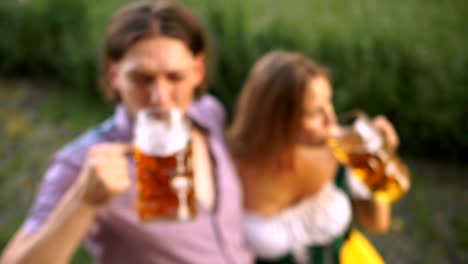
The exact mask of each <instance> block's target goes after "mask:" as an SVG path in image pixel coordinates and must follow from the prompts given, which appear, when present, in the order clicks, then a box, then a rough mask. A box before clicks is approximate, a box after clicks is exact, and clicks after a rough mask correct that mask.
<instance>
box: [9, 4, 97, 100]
mask: <svg viewBox="0 0 468 264" xmlns="http://www.w3.org/2000/svg"><path fill="white" fill-rule="evenodd" d="M0 17H2V19H1V20H0V32H2V35H3V36H2V38H1V40H0V74H2V75H5V76H28V77H34V78H38V79H51V78H53V79H57V80H59V81H61V82H62V84H63V85H64V86H66V87H67V92H70V91H78V92H79V93H80V94H84V95H85V96H92V95H96V92H94V87H95V79H96V64H95V54H96V52H95V50H96V49H95V45H94V44H93V43H92V42H91V35H90V31H89V28H90V25H89V17H88V11H87V6H86V5H85V3H84V1H82V0H70V1H61V0H50V1H46V2H45V3H44V4H43V5H33V4H32V3H29V2H28V3H24V4H19V3H10V4H4V5H0Z"/></svg>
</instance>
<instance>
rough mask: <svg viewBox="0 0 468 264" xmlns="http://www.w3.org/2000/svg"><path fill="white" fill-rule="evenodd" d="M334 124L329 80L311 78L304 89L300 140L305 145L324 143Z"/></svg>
mask: <svg viewBox="0 0 468 264" xmlns="http://www.w3.org/2000/svg"><path fill="white" fill-rule="evenodd" d="M335 124H336V115H335V109H334V108H333V104H332V88H331V85H330V81H329V80H328V79H327V78H326V77H322V76H319V77H315V78H311V79H310V80H309V82H308V84H307V87H306V89H305V96H304V114H303V120H302V131H301V136H300V142H301V143H302V144H307V145H317V146H319V145H324V144H325V143H326V140H327V138H328V136H329V133H330V129H331V127H332V126H333V125H335Z"/></svg>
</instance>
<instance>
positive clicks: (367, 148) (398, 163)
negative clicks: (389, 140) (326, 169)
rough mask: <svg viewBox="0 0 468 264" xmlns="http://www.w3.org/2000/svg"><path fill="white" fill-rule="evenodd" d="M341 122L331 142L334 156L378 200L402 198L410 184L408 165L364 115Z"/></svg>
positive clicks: (351, 114)
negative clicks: (389, 146)
mask: <svg viewBox="0 0 468 264" xmlns="http://www.w3.org/2000/svg"><path fill="white" fill-rule="evenodd" d="M340 119H341V120H340V123H341V124H340V126H338V127H336V128H334V129H333V130H332V135H331V137H330V139H329V141H328V143H329V146H330V147H331V148H332V150H333V153H334V155H335V157H336V158H337V159H338V160H339V161H340V162H341V163H343V164H345V165H347V166H349V167H350V168H351V170H352V171H353V172H354V174H355V175H356V176H357V177H358V178H359V180H361V181H362V182H364V183H365V184H366V186H368V187H369V189H370V190H371V192H372V194H373V197H374V198H375V199H377V200H380V201H386V202H394V201H396V200H398V199H400V198H401V197H402V196H403V195H404V194H405V193H406V192H408V190H409V188H410V185H411V182H410V181H411V179H410V174H409V170H408V168H407V166H406V165H405V164H404V163H403V161H402V160H401V159H400V158H399V157H398V156H397V154H396V153H395V152H394V151H392V150H390V149H389V148H388V146H387V145H386V144H385V140H384V137H383V135H382V134H381V133H380V132H379V131H378V130H377V129H376V128H375V127H374V126H373V124H372V122H371V120H369V118H368V117H367V115H366V114H365V113H364V112H361V111H353V112H348V113H346V114H344V115H343V116H341V118H340Z"/></svg>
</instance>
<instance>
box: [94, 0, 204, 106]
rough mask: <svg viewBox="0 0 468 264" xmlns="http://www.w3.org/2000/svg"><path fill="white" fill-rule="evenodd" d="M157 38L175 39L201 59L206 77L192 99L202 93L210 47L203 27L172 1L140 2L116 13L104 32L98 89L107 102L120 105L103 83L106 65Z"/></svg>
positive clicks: (117, 96)
mask: <svg viewBox="0 0 468 264" xmlns="http://www.w3.org/2000/svg"><path fill="white" fill-rule="evenodd" d="M158 36H164V37H171V38H176V39H179V40H181V41H182V42H184V43H185V44H186V45H187V48H188V49H189V50H190V51H191V52H192V53H193V55H199V54H203V55H204V56H205V61H206V62H205V67H206V73H207V74H206V75H205V80H204V81H203V83H202V84H201V85H200V87H197V89H196V91H195V96H196V97H198V96H200V95H202V94H203V93H204V92H205V91H206V89H207V82H208V79H209V77H210V75H211V70H212V69H211V67H212V47H211V38H210V36H209V34H208V32H207V31H206V29H205V26H204V25H203V23H202V22H201V21H200V19H199V18H197V17H196V16H195V15H193V14H192V12H191V11H190V10H189V9H187V8H186V7H184V6H183V5H181V4H178V3H176V2H175V1H170V0H160V1H149V0H142V1H137V2H136V3H132V4H129V5H126V6H124V7H122V8H120V9H119V10H117V12H116V13H115V14H114V15H113V16H112V19H111V22H110V25H109V26H108V28H107V33H106V37H105V40H104V46H103V50H102V55H101V88H102V91H103V93H104V95H105V97H106V98H107V99H109V100H111V101H113V102H119V101H120V98H119V95H118V93H117V92H116V91H115V90H113V89H112V88H111V87H109V85H108V83H107V76H106V75H107V72H108V69H109V65H110V64H111V63H113V62H117V61H119V60H120V59H122V58H123V57H124V56H125V53H126V52H127V51H128V50H129V49H130V48H131V47H132V46H133V45H134V44H135V43H136V42H138V41H140V40H142V39H145V38H149V37H158Z"/></svg>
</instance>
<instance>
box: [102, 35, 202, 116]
mask: <svg viewBox="0 0 468 264" xmlns="http://www.w3.org/2000/svg"><path fill="white" fill-rule="evenodd" d="M108 74H109V82H110V85H111V87H112V88H113V89H116V90H117V92H118V93H119V94H120V97H121V99H122V102H123V103H124V105H125V106H126V107H127V109H128V110H129V111H130V113H131V114H132V116H135V115H136V113H137V112H138V110H140V109H142V108H152V109H153V110H155V111H156V112H161V113H167V112H168V111H169V110H171V109H173V108H178V109H179V110H181V111H182V112H185V111H187V109H188V107H189V106H190V104H191V103H192V100H193V95H194V92H195V89H196V88H197V87H198V86H199V85H200V84H201V83H202V81H203V78H204V75H205V65H204V58H203V55H197V56H194V55H193V54H192V53H191V51H190V50H189V49H188V47H187V46H186V45H185V43H184V42H182V41H181V40H179V39H175V38H169V37H154V38H147V39H143V40H140V41H138V42H137V43H135V44H134V45H133V46H132V47H131V48H130V49H129V50H128V51H127V52H126V54H125V56H124V57H123V58H122V59H121V60H120V61H118V62H117V63H114V64H111V65H110V67H109V73H108Z"/></svg>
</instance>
